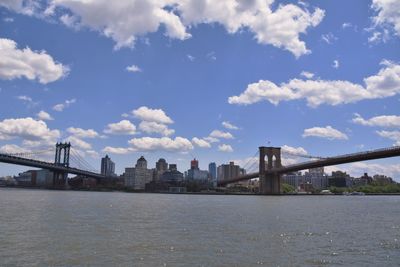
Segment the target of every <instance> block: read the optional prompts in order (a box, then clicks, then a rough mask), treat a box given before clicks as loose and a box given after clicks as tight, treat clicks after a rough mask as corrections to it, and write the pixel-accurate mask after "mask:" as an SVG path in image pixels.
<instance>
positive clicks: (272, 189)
mask: <svg viewBox="0 0 400 267" xmlns="http://www.w3.org/2000/svg"><path fill="white" fill-rule="evenodd" d="M259 151H260V194H262V195H279V194H281V175H280V174H277V173H272V172H268V171H271V170H272V169H273V168H280V167H282V163H281V148H280V147H264V146H261V147H259Z"/></svg>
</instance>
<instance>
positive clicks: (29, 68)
mask: <svg viewBox="0 0 400 267" xmlns="http://www.w3.org/2000/svg"><path fill="white" fill-rule="evenodd" d="M0 58H1V61H0V79H3V80H13V79H17V78H22V77H25V78H27V79H29V80H35V79H37V80H39V82H40V83H42V84H47V83H50V82H54V81H57V80H59V79H61V78H62V77H64V76H65V75H67V74H68V72H69V68H68V67H67V66H64V65H62V64H61V63H57V62H55V61H54V60H53V58H52V57H51V56H50V55H48V54H47V53H46V51H32V50H31V49H30V48H29V47H26V48H24V49H18V48H17V43H16V42H15V41H13V40H10V39H3V38H0Z"/></svg>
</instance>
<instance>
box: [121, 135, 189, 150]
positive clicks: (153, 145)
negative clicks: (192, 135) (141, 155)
mask: <svg viewBox="0 0 400 267" xmlns="http://www.w3.org/2000/svg"><path fill="white" fill-rule="evenodd" d="M129 144H130V145H131V146H132V148H133V149H135V150H137V151H156V150H161V151H170V152H185V151H188V150H192V149H193V145H192V143H191V142H190V141H189V140H188V139H186V138H183V137H179V136H178V137H175V139H171V138H169V137H161V138H153V137H141V138H133V139H131V140H129Z"/></svg>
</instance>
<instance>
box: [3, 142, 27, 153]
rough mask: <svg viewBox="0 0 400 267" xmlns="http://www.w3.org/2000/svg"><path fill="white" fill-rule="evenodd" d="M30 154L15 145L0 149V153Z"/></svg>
mask: <svg viewBox="0 0 400 267" xmlns="http://www.w3.org/2000/svg"><path fill="white" fill-rule="evenodd" d="M26 152H28V150H27V149H25V148H23V147H20V146H17V145H14V144H7V145H4V146H1V147H0V153H4V154H19V153H26Z"/></svg>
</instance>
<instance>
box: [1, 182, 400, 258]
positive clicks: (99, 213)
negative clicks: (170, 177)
mask: <svg viewBox="0 0 400 267" xmlns="http://www.w3.org/2000/svg"><path fill="white" fill-rule="evenodd" d="M0 265H1V266H260V265H265V266H400V196H235V195H230V196H228V195H227V196H224V195H172V194H140V193H120V192H77V191H46V190H25V189H0Z"/></svg>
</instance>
